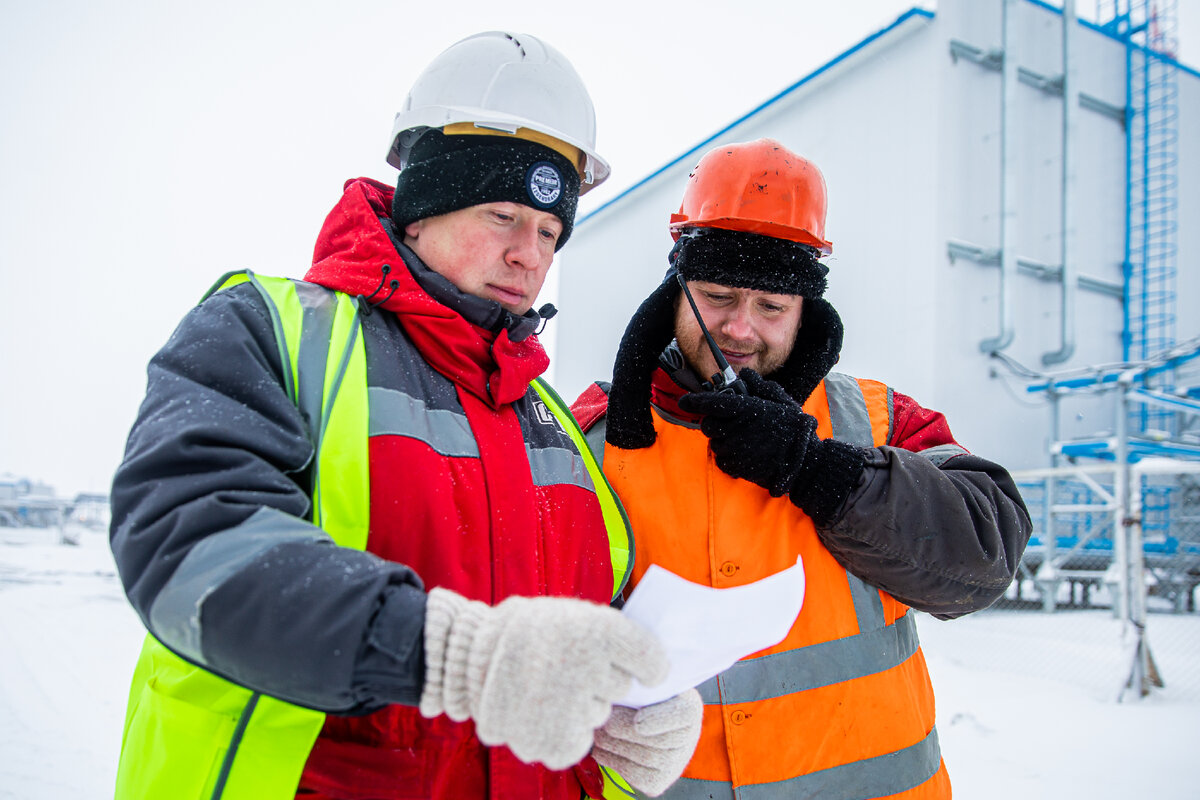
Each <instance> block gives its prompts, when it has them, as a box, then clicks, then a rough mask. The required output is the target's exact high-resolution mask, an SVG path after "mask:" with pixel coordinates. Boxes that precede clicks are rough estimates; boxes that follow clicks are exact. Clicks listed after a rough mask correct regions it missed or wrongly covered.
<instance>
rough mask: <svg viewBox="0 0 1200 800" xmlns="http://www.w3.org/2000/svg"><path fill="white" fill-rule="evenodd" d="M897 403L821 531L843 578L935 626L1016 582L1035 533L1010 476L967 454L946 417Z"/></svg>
mask: <svg viewBox="0 0 1200 800" xmlns="http://www.w3.org/2000/svg"><path fill="white" fill-rule="evenodd" d="M893 394H894V404H895V405H894V417H893V418H894V420H895V423H894V425H893V430H892V435H891V437H890V438H889V444H888V445H887V446H884V447H877V448H874V449H873V450H868V451H867V465H866V469H865V470H864V471H863V474H862V476H861V478H860V479H859V482H858V484H857V485H856V486H855V487H854V489H853V490H852V491H851V493H850V496H849V498H848V499H847V500H846V503H845V505H844V506H843V507H842V509H841V512H840V513H839V514H838V515H837V516H836V517H835V519H834V520H833V521H832V523H831V524H829V525H827V526H825V527H822V528H819V529H818V533H819V535H820V536H821V540H822V541H823V542H824V544H825V546H826V547H827V548H829V551H830V552H831V553H832V554H833V555H834V557H836V558H837V559H838V561H839V562H840V563H841V564H842V565H843V566H845V567H846V569H848V570H849V571H850V572H852V573H854V574H855V575H857V576H859V577H860V578H862V579H863V580H865V581H867V582H868V583H871V584H873V585H875V586H878V587H879V588H881V589H883V590H885V591H887V592H888V593H889V594H891V595H892V596H894V597H895V598H897V599H898V600H900V601H902V602H904V603H906V604H907V605H909V606H912V607H913V608H916V609H918V610H920V611H926V612H929V613H930V614H933V615H934V616H936V617H939V618H941V619H952V618H954V617H959V616H962V615H964V614H969V613H970V612H972V611H978V610H979V609H982V608H986V607H988V606H989V605H991V604H992V603H993V602H995V601H996V599H998V598H999V597H1000V596H1001V595H1002V594H1003V593H1004V590H1005V589H1006V588H1008V585H1009V584H1010V583H1011V582H1012V579H1013V577H1014V576H1015V575H1016V571H1017V567H1018V565H1019V563H1020V560H1021V555H1022V553H1023V552H1024V551H1025V545H1026V543H1027V542H1028V541H1029V535H1030V532H1031V530H1032V525H1031V523H1030V520H1029V512H1028V511H1027V510H1026V508H1025V503H1024V501H1023V500H1022V499H1021V495H1020V493H1019V492H1018V491H1017V486H1016V484H1015V482H1014V481H1013V479H1012V477H1011V476H1010V475H1009V474H1008V472H1007V471H1006V470H1005V469H1004V468H1003V467H1001V466H999V465H998V464H995V463H993V462H991V461H988V460H986V459H983V458H979V457H978V456H974V455H971V454H969V453H968V452H967V451H966V450H965V449H963V448H962V447H961V446H959V445H958V443H957V442H955V441H954V438H953V436H952V435H951V433H950V428H949V426H948V425H946V422H945V418H944V417H942V415H941V414H938V413H937V412H931V411H928V410H927V409H923V408H921V407H920V406H919V405H917V404H916V403H915V402H914V401H913V400H912V399H911V398H908V397H906V396H904V395H901V394H899V393H893Z"/></svg>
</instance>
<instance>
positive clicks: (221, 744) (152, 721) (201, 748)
mask: <svg viewBox="0 0 1200 800" xmlns="http://www.w3.org/2000/svg"><path fill="white" fill-rule="evenodd" d="M236 725H237V719H236V718H234V717H232V716H230V715H227V714H216V713H213V712H212V711H210V710H208V709H205V708H200V707H198V706H195V705H192V704H191V703H188V702H186V701H184V700H180V699H178V698H175V697H170V696H168V695H166V694H163V693H162V692H161V691H160V690H159V689H158V686H157V684H156V682H154V681H152V680H151V681H147V682H146V683H145V684H144V685H143V687H142V690H141V692H140V694H139V696H138V698H137V701H136V706H135V708H134V711H133V713H132V715H131V718H130V720H129V726H128V730H127V732H126V735H125V747H123V748H122V750H121V761H120V765H119V767H118V769H117V791H116V796H117V797H129V798H133V797H137V798H146V800H153V799H154V798H164V800H166V798H171V799H172V800H192V798H196V799H197V800H198V799H199V798H206V799H207V798H209V797H211V795H212V790H213V786H214V785H215V784H216V779H217V775H218V773H219V772H220V769H221V762H222V760H223V759H224V758H225V752H226V750H227V749H228V745H229V740H230V738H231V737H232V736H233V731H234V728H235V727H236ZM133 743H137V744H138V746H136V747H131V746H130V745H131V744H133ZM185 748H186V752H187V757H186V758H181V757H180V754H181V751H183V750H184V749H185Z"/></svg>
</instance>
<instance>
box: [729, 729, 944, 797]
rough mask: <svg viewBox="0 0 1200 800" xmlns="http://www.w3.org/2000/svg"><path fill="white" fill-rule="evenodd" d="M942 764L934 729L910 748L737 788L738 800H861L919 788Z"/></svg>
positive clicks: (940, 751)
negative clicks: (818, 770)
mask: <svg viewBox="0 0 1200 800" xmlns="http://www.w3.org/2000/svg"><path fill="white" fill-rule="evenodd" d="M941 763H942V750H941V747H940V746H939V745H938V735H937V728H934V729H933V730H931V731H930V732H929V735H928V736H926V737H925V738H924V739H922V740H921V741H919V742H917V743H916V744H914V745H911V746H909V747H906V748H904V749H903V750H897V751H896V752H894V753H886V754H884V755H881V756H875V757H874V758H864V759H862V760H861V761H852V762H851V763H849V764H842V765H840V766H836V767H830V768H829V769H823V770H821V771H820V772H812V773H809V774H808V775H800V776H799V777H796V778H791V779H789V780H786V781H778V782H776V783H758V784H753V785H750V786H739V787H738V789H737V794H736V797H737V798H738V800H776V798H779V800H782V799H783V798H787V800H862V798H864V797H886V796H888V795H893V794H899V793H900V792H906V791H908V790H909V789H912V788H913V787H914V786H920V785H921V784H922V783H924V782H925V781H927V780H929V779H930V778H932V777H933V776H934V774H936V773H937V771H938V768H939V767H940V766H941Z"/></svg>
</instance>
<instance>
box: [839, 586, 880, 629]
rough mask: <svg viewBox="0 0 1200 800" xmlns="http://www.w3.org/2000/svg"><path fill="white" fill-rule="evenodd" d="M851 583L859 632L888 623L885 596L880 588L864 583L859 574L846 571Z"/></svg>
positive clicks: (851, 593)
mask: <svg viewBox="0 0 1200 800" xmlns="http://www.w3.org/2000/svg"><path fill="white" fill-rule="evenodd" d="M846 581H847V582H848V583H849V584H850V597H851V599H853V601H854V613H855V615H856V616H857V617H858V632H859V633H866V632H867V631H873V630H878V629H879V628H882V627H883V626H884V625H886V624H887V619H886V618H885V617H884V616H883V598H881V597H880V596H879V590H878V589H876V588H875V587H873V586H868V585H867V584H865V583H863V581H862V579H861V578H859V577H858V576H857V575H852V574H850V573H849V572H847V573H846Z"/></svg>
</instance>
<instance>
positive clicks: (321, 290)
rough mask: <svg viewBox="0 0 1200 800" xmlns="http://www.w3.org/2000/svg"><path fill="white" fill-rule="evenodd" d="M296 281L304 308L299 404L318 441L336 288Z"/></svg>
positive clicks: (298, 361) (298, 363)
mask: <svg viewBox="0 0 1200 800" xmlns="http://www.w3.org/2000/svg"><path fill="white" fill-rule="evenodd" d="M292 285H293V286H294V287H295V288H296V296H297V297H298V298H299V300H300V306H301V308H303V309H304V311H303V317H302V320H301V326H300V347H299V348H298V350H297V353H296V372H297V373H298V374H299V387H298V389H297V402H296V404H297V406H298V407H299V408H300V413H301V414H302V415H304V418H305V421H306V422H308V429H309V430H310V431H311V432H312V435H313V443H314V445H315V444H317V442H316V439H317V435H318V432H319V431H320V429H321V426H320V423H321V414H322V408H321V406H322V398H323V397H324V394H325V364H326V363H327V362H328V360H329V341H330V339H331V338H332V336H333V312H334V306H335V304H336V302H337V300H336V298H335V297H334V294H333V292H331V291H329V290H328V289H326V288H325V287H323V286H318V285H317V284H315V283H306V282H304V281H292Z"/></svg>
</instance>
